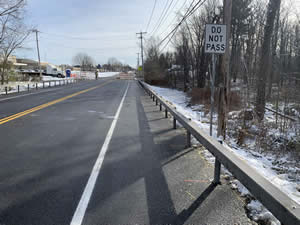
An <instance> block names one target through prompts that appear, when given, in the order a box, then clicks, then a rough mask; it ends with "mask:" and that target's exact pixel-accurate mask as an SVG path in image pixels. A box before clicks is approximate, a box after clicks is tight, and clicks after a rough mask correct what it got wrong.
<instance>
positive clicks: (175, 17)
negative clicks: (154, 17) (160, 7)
mask: <svg viewBox="0 0 300 225" xmlns="http://www.w3.org/2000/svg"><path fill="white" fill-rule="evenodd" d="M187 1H188V0H185V1H184V3H183V4H182V5H181V7H180V8H179V10H178V11H179V12H180V11H181V10H182V9H183V7H184V6H185V5H186V3H187ZM178 2H179V0H178V1H177V2H176V3H175V5H177V3H178ZM175 5H174V7H173V9H174V8H175ZM173 9H172V11H173ZM169 15H170V13H169ZM169 15H168V16H167V18H168V17H169ZM167 18H166V19H167ZM176 19H177V15H175V16H174V18H173V20H172V21H171V23H169V25H168V26H167V28H166V29H164V31H163V32H162V33H160V34H159V35H158V36H161V35H162V34H163V33H165V32H166V31H168V29H169V27H171V26H172V25H173V23H174V21H175V20H176Z"/></svg>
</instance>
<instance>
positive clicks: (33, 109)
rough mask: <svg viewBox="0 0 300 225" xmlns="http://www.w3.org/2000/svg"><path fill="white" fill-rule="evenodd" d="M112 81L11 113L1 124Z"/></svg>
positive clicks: (0, 121) (1, 120) (0, 120)
mask: <svg viewBox="0 0 300 225" xmlns="http://www.w3.org/2000/svg"><path fill="white" fill-rule="evenodd" d="M110 82H112V80H111V81H107V82H105V83H103V84H101V85H98V86H95V87H92V88H89V89H86V90H83V91H79V92H76V93H74V94H71V95H68V96H66V97H63V98H59V99H56V100H54V101H51V102H48V103H45V104H43V105H39V106H36V107H34V108H31V109H28V110H26V111H23V112H20V113H17V114H14V115H11V116H8V117H5V118H2V119H0V125H1V124H4V123H7V122H9V121H11V120H15V119H17V118H20V117H22V116H25V115H28V114H29V113H33V112H36V111H38V110H41V109H44V108H46V107H49V106H51V105H54V104H56V103H59V102H62V101H64V100H67V99H69V98H73V97H75V96H77V95H80V94H83V93H86V92H88V91H92V90H94V89H96V88H99V87H102V86H104V85H106V84H108V83H110Z"/></svg>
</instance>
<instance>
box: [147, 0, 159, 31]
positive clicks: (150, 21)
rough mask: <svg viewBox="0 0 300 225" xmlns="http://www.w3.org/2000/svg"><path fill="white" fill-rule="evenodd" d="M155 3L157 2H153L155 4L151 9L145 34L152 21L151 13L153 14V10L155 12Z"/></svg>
mask: <svg viewBox="0 0 300 225" xmlns="http://www.w3.org/2000/svg"><path fill="white" fill-rule="evenodd" d="M156 2H157V0H155V2H154V6H153V8H152V12H151V16H150V18H149V21H148V24H147V28H146V32H147V31H148V28H149V25H150V23H151V20H152V17H153V13H154V10H155V7H156Z"/></svg>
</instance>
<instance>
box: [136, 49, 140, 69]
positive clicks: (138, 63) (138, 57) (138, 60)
mask: <svg viewBox="0 0 300 225" xmlns="http://www.w3.org/2000/svg"><path fill="white" fill-rule="evenodd" d="M136 54H137V69H139V66H140V53H139V52H138V53H136Z"/></svg>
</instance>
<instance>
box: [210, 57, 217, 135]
mask: <svg viewBox="0 0 300 225" xmlns="http://www.w3.org/2000/svg"><path fill="white" fill-rule="evenodd" d="M215 80H216V55H215V54H214V53H213V54H212V75H211V77H210V84H211V86H210V89H211V95H210V127H209V134H210V136H212V123H213V116H214V115H213V114H214V104H215Z"/></svg>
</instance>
